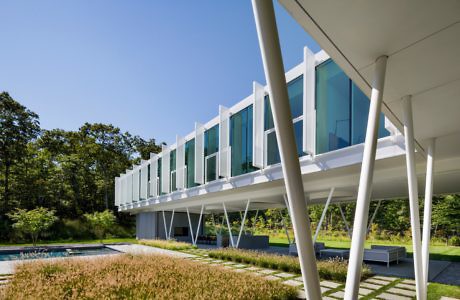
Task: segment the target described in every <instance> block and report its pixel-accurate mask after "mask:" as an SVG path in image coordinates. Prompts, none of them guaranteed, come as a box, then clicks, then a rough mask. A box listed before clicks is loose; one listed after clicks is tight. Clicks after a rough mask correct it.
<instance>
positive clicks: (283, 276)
mask: <svg viewBox="0 0 460 300" xmlns="http://www.w3.org/2000/svg"><path fill="white" fill-rule="evenodd" d="M274 275H275V276H277V277H281V278H289V277H294V276H295V275H294V274H291V273H278V274H274Z"/></svg>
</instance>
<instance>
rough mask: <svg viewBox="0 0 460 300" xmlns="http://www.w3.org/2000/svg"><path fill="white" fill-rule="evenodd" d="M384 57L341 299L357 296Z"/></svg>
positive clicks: (376, 81)
mask: <svg viewBox="0 0 460 300" xmlns="http://www.w3.org/2000/svg"><path fill="white" fill-rule="evenodd" d="M387 59H388V57H387V56H380V57H379V58H377V60H376V62H375V70H374V80H373V82H372V93H371V103H370V107H369V117H368V120H367V129H366V140H365V142H364V153H363V162H362V166H361V174H360V177H359V188H358V197H357V199H356V210H355V220H354V223H353V236H352V239H351V248H350V259H349V261H348V272H347V282H346V285H345V299H347V300H352V299H358V290H359V282H360V280H361V267H362V263H363V254H364V241H365V239H366V229H367V219H368V214H369V204H370V200H371V193H372V180H373V177H374V165H375V152H376V150H377V138H378V129H379V119H380V112H381V110H382V109H381V108H382V99H383V86H384V84H385V71H386V65H387Z"/></svg>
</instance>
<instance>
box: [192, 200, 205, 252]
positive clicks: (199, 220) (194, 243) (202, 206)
mask: <svg viewBox="0 0 460 300" xmlns="http://www.w3.org/2000/svg"><path fill="white" fill-rule="evenodd" d="M203 210H204V205H201V211H200V217H199V218H198V227H197V228H196V234H195V241H194V242H193V245H194V246H196V242H197V241H198V233H200V226H201V219H202V218H203ZM192 230H193V228H192Z"/></svg>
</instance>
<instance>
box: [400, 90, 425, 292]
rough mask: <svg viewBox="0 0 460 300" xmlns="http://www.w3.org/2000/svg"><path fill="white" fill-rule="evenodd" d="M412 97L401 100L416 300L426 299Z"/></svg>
mask: <svg viewBox="0 0 460 300" xmlns="http://www.w3.org/2000/svg"><path fill="white" fill-rule="evenodd" d="M411 98H412V97H411V96H404V97H403V99H402V108H403V124H404V139H405V143H406V167H407V184H408V188H409V207H410V221H411V230H412V247H413V252H414V254H413V257H414V274H415V286H416V292H417V299H419V300H424V299H426V293H425V288H424V286H423V280H424V278H423V267H422V256H421V254H422V245H421V235H420V215H419V204H418V201H419V200H418V184H417V173H416V170H415V145H414V144H415V140H414V122H413V116H412V99H411Z"/></svg>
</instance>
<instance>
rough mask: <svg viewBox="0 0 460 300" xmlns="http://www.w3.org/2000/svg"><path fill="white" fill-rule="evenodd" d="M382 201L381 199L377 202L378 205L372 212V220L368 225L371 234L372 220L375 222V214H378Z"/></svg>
mask: <svg viewBox="0 0 460 300" xmlns="http://www.w3.org/2000/svg"><path fill="white" fill-rule="evenodd" d="M381 203H382V200H379V202H378V203H377V206H376V207H375V210H374V213H373V214H372V217H371V220H370V221H369V225H368V226H367V234H369V231H371V226H372V222H374V219H375V216H376V215H377V212H378V211H379V207H380V204H381Z"/></svg>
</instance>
